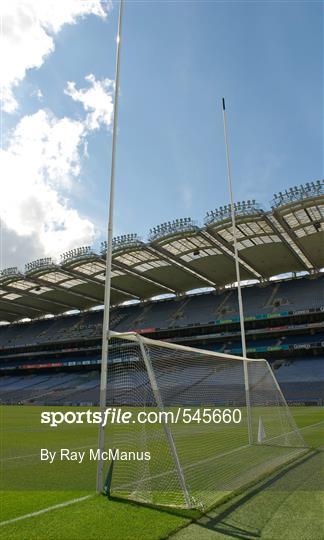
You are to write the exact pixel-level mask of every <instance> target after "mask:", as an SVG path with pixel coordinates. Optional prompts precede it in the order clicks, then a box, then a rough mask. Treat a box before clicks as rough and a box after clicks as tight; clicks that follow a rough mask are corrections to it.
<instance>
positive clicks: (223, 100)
mask: <svg viewBox="0 0 324 540" xmlns="http://www.w3.org/2000/svg"><path fill="white" fill-rule="evenodd" d="M222 102H223V111H225V99H224V98H223V99H222Z"/></svg>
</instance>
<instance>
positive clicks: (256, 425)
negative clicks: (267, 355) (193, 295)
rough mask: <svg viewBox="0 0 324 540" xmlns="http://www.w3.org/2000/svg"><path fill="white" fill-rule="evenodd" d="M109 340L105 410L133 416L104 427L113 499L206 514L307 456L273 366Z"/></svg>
mask: <svg viewBox="0 0 324 540" xmlns="http://www.w3.org/2000/svg"><path fill="white" fill-rule="evenodd" d="M111 335H112V336H113V337H111V339H110V341H109V356H108V362H109V363H108V375H107V393H106V396H107V398H106V405H107V407H116V408H117V407H118V408H121V410H122V411H130V412H131V413H132V419H131V421H130V423H129V424H110V425H109V427H107V428H106V437H105V439H106V444H105V448H106V450H107V449H108V448H110V449H114V450H118V452H117V454H118V455H117V454H116V455H115V458H116V459H114V461H113V463H110V471H109V476H110V478H111V481H110V493H111V495H113V496H119V497H125V498H128V499H133V500H136V501H141V502H145V503H151V504H158V505H169V506H179V507H191V508H192V507H195V508H205V509H206V508H208V507H210V506H211V505H213V504H214V503H216V502H217V501H218V500H219V499H221V498H223V497H224V496H225V495H228V494H230V493H232V492H233V491H236V490H238V489H240V488H242V487H243V486H246V485H247V484H249V483H251V482H254V481H255V480H257V479H259V478H260V477H262V476H263V475H266V474H268V473H270V472H272V471H273V470H274V469H276V468H277V467H279V466H282V465H283V464H285V463H287V462H289V461H291V460H293V459H295V458H296V457H298V456H300V455H301V453H302V452H304V451H305V447H306V445H305V442H304V440H303V438H302V435H301V433H300V432H299V431H298V429H297V427H296V424H295V422H294V420H293V418H292V415H291V413H290V412H289V409H288V406H287V403H286V401H285V399H284V397H283V394H282V393H281V391H280V388H279V386H278V384H277V382H276V379H275V377H274V375H273V373H272V370H271V368H270V366H269V364H268V362H267V361H265V360H250V359H243V358H242V357H236V356H231V355H224V354H219V353H213V352H210V351H207V350H201V349H195V348H191V347H183V346H179V345H175V344H171V343H165V342H161V341H155V340H151V339H147V338H144V337H142V336H140V335H137V334H134V333H128V334H116V333H111ZM161 412H163V414H160V413H161ZM139 413H141V414H140V415H139ZM139 417H141V418H139ZM116 456H117V457H116ZM125 456H126V457H125ZM148 458H150V459H148Z"/></svg>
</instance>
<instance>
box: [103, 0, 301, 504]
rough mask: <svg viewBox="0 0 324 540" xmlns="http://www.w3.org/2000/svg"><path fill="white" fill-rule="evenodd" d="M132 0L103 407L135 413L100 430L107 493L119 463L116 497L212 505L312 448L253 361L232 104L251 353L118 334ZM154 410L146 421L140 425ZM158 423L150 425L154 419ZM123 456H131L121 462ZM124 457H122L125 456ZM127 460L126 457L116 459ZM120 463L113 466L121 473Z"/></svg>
mask: <svg viewBox="0 0 324 540" xmlns="http://www.w3.org/2000/svg"><path fill="white" fill-rule="evenodd" d="M123 3H124V0H120V4H119V5H120V8H119V18H118V35H117V55H116V75H115V95H114V121H113V133H112V159H111V175H110V200H109V218H108V237H107V254H106V281H105V299H104V317H103V333H102V356H101V379H100V410H101V412H102V413H104V411H105V410H106V407H119V408H120V409H122V410H125V411H128V412H129V413H131V416H132V421H131V422H130V423H129V424H127V425H123V424H122V425H121V424H111V425H108V427H107V428H106V431H107V441H106V437H105V428H104V427H103V426H102V425H101V426H100V428H99V440H98V449H99V454H100V459H99V461H98V468H97V492H98V493H102V492H103V484H104V477H105V473H106V471H105V470H104V469H105V461H104V460H103V457H101V456H102V453H103V451H104V450H106V451H107V450H108V449H111V450H113V451H114V458H113V461H112V463H111V464H110V482H109V483H110V488H109V491H110V493H111V494H112V495H116V496H119V497H124V498H128V499H132V500H135V501H142V502H145V503H151V504H158V505H167V506H178V507H185V508H207V507H209V506H211V505H212V504H214V503H215V502H217V500H219V499H220V498H222V497H223V496H224V495H226V494H228V493H231V492H233V491H236V490H237V489H239V488H241V487H242V486H245V485H246V484H248V483H249V482H251V481H255V480H256V479H257V478H259V477H260V476H261V475H263V474H267V473H269V472H271V471H273V470H274V469H275V468H276V467H278V466H280V465H282V464H284V463H287V462H288V461H290V460H292V459H294V458H296V457H297V456H299V455H300V454H301V452H303V451H304V449H305V443H304V441H303V439H302V436H301V434H300V432H299V431H298V429H297V427H296V425H295V423H294V420H293V418H292V416H291V414H290V412H289V409H288V407H287V403H286V401H285V399H284V396H283V394H282V392H281V390H280V388H279V386H278V383H277V381H276V379H275V377H274V375H273V372H272V370H271V368H270V366H269V364H268V363H267V362H266V361H265V360H253V359H248V358H247V357H246V344H245V332H244V314H243V303H242V295H241V283H240V269H239V257H238V248H237V242H236V225H235V211H234V202H233V191H232V181H231V171H230V161H229V151H228V142H227V131H226V129H227V128H226V113H225V101H224V100H223V116H224V133H225V142H226V155H227V170H228V181H229V189H230V198H231V211H232V212H231V213H232V226H233V246H234V258H235V267H236V276H237V284H238V301H239V313H240V324H241V337H242V350H243V356H242V357H236V356H231V355H224V354H219V353H215V352H211V351H207V350H202V349H197V348H191V347H184V346H180V345H176V344H172V343H167V342H163V341H157V340H152V339H147V338H144V337H143V336H140V335H139V334H135V333H125V334H118V333H115V332H111V331H110V327H109V309H110V291H111V268H112V238H113V213H114V193H115V164H116V143H117V126H118V101H119V74H120V50H121V31H122V16H123ZM140 414H142V415H143V414H144V416H145V415H146V416H145V418H146V420H147V421H146V422H142V421H140V418H139V415H140ZM152 417H153V419H154V418H155V419H156V421H153V422H151V421H149V419H150V418H152ZM119 452H121V454H122V455H123V456H124V455H126V456H128V457H127V458H125V459H124V458H122V459H119V457H118V456H119V454H118V453H119ZM117 454H118V456H117ZM116 456H117V457H116ZM112 465H113V467H112Z"/></svg>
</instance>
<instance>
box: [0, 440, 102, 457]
mask: <svg viewBox="0 0 324 540" xmlns="http://www.w3.org/2000/svg"><path fill="white" fill-rule="evenodd" d="M93 446H95V445H93V444H86V445H85V446H74V447H73V448H70V450H80V449H81V448H92V447H93ZM59 450H61V449H59ZM59 450H56V452H58V451H59ZM39 455H40V452H37V453H35V454H25V455H24V456H11V457H6V458H1V459H0V461H10V460H12V459H25V458H30V457H35V456H39Z"/></svg>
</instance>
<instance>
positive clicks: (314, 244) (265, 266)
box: [0, 180, 324, 321]
mask: <svg viewBox="0 0 324 540" xmlns="http://www.w3.org/2000/svg"><path fill="white" fill-rule="evenodd" d="M235 211H236V220H237V232H238V249H239V257H240V265H241V279H242V280H249V279H257V280H260V281H263V280H267V279H268V278H270V277H271V276H273V275H279V274H283V273H288V272H300V271H307V272H309V273H314V272H317V271H319V269H320V268H322V267H323V266H324V181H322V180H319V181H317V182H312V183H309V184H306V185H304V186H300V187H294V188H291V189H290V190H288V191H285V192H284V193H279V194H277V195H275V196H274V200H273V202H272V208H271V210H270V211H264V210H263V209H262V208H261V207H260V206H259V205H258V204H256V203H255V201H254V200H252V201H244V202H242V203H237V204H236V205H235ZM232 244H233V237H232V226H231V218H230V207H229V206H225V207H220V208H218V209H217V210H212V211H210V212H207V214H206V217H205V220H204V226H202V227H199V226H198V225H197V223H196V222H194V221H193V220H192V219H191V218H184V219H177V220H175V221H173V222H168V223H163V224H162V225H159V226H157V227H154V228H153V229H151V230H150V234H149V238H148V241H147V242H143V241H142V240H141V239H140V238H139V237H138V236H137V235H136V234H129V235H125V236H120V237H117V238H114V239H113V269H112V270H113V272H112V291H111V299H112V304H114V305H116V304H120V303H123V302H125V301H126V300H145V299H149V298H151V297H154V296H158V295H162V294H166V293H174V294H182V293H185V292H187V291H190V290H193V289H199V288H204V287H215V288H218V287H223V286H224V285H226V284H230V283H233V282H235V266H234V252H233V245H232ZM105 257H106V243H103V244H102V250H101V252H100V253H95V252H94V251H93V250H92V249H91V248H90V247H89V246H87V247H80V248H77V249H73V250H71V251H68V252H67V253H64V254H63V255H62V256H61V262H60V264H56V263H54V262H53V261H52V259H50V258H43V259H38V260H37V261H33V262H30V263H28V264H26V266H25V272H24V273H22V272H20V271H19V270H18V269H17V268H7V269H4V270H3V271H2V272H1V275H0V321H15V320H19V319H22V318H26V317H28V318H36V317H40V316H43V315H46V314H54V315H55V314H60V313H64V312H66V311H69V310H73V309H80V310H83V309H88V308H91V307H95V306H98V305H100V304H102V303H103V298H104V283H105Z"/></svg>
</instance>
